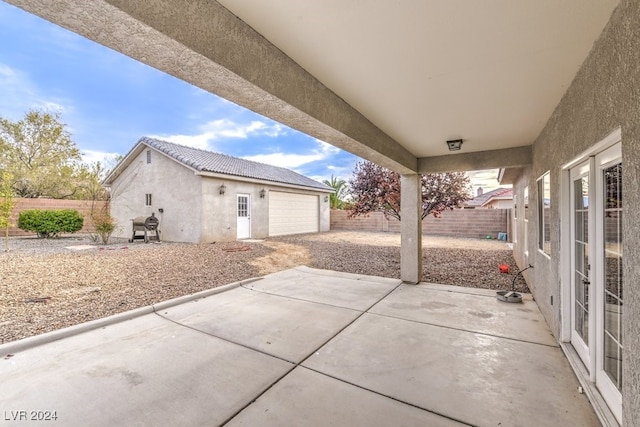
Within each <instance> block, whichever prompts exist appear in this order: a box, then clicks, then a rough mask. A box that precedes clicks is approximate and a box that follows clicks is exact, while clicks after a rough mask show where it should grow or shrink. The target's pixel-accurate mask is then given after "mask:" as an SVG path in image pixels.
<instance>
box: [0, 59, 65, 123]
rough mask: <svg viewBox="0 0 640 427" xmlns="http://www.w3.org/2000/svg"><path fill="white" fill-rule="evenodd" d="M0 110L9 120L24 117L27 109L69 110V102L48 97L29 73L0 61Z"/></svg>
mask: <svg viewBox="0 0 640 427" xmlns="http://www.w3.org/2000/svg"><path fill="white" fill-rule="evenodd" d="M0 93H1V94H2V96H0V111H1V112H2V116H3V117H6V118H8V119H11V120H18V119H21V118H22V117H24V114H25V113H26V112H27V110H29V109H32V108H36V109H44V110H47V111H60V112H62V111H69V110H70V109H72V107H71V102H70V101H67V100H60V99H56V98H49V97H47V96H46V95H44V94H42V93H41V91H40V90H39V89H38V87H37V86H36V85H35V84H34V83H33V82H32V81H31V79H30V78H29V75H28V74H26V73H24V72H22V71H21V70H19V69H16V68H12V67H9V66H8V65H5V64H2V63H0Z"/></svg>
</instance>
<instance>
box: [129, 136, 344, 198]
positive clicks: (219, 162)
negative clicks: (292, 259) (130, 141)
mask: <svg viewBox="0 0 640 427" xmlns="http://www.w3.org/2000/svg"><path fill="white" fill-rule="evenodd" d="M138 144H145V145H147V146H149V147H151V148H154V149H156V150H158V151H160V152H162V153H164V154H166V155H167V156H169V157H171V158H172V159H174V160H176V161H178V162H180V163H182V164H184V165H186V166H189V167H191V168H193V169H195V170H197V171H199V172H212V173H220V174H224V175H233V176H239V177H244V178H253V179H260V180H264V181H272V182H278V183H282V184H290V185H298V186H302V187H309V188H315V189H319V190H325V191H333V190H332V188H331V187H328V186H327V185H325V184H322V183H320V182H318V181H315V180H313V179H311V178H307V177H306V176H304V175H300V174H299V173H297V172H294V171H292V170H289V169H285V168H281V167H278V166H271V165H267V164H264V163H258V162H254V161H251V160H246V159H241V158H238V157H232V156H228V155H226V154H220V153H214V152H212V151H206V150H201V149H198V148H192V147H187V146H184V145H179V144H174V143H172V142H167V141H162V140H159V139H155V138H148V137H142V138H140V140H139V141H138Z"/></svg>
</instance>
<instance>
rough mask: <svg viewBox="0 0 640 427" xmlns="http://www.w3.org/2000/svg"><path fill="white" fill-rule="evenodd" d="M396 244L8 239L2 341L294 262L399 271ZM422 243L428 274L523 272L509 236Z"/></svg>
mask: <svg viewBox="0 0 640 427" xmlns="http://www.w3.org/2000/svg"><path fill="white" fill-rule="evenodd" d="M399 243H400V239H399V236H398V235H396V234H390V233H359V232H329V233H322V234H310V235H300V236H290V237H280V238H271V239H267V240H265V241H256V242H250V243H248V242H227V243H212V244H199V245H195V244H181V243H164V242H163V243H148V244H145V243H128V242H126V241H114V242H113V243H111V244H109V245H107V246H103V245H98V244H95V243H94V242H92V241H91V240H90V238H89V236H72V237H62V238H59V239H37V238H31V237H30V238H12V239H10V243H9V248H10V250H9V252H0V343H5V342H9V341H14V340H17V339H21V338H26V337H29V336H33V335H38V334H42V333H45V332H49V331H52V330H56V329H60V328H64V327H67V326H71V325H75V324H78V323H82V322H86V321H89V320H94V319H98V318H101V317H105V316H109V315H112V314H116V313H120V312H124V311H128V310H131V309H134V308H138V307H142V306H147V305H150V304H154V303H158V302H161V301H164V300H167V299H171V298H175V297H178V296H182V295H188V294H192V293H194V292H198V291H202V290H206V289H210V288H214V287H217V286H221V285H225V284H228V283H232V282H236V281H239V280H244V279H248V278H251V277H257V276H261V275H265V274H269V273H272V272H276V271H280V270H285V269H288V268H292V267H295V266H297V265H308V266H310V267H314V268H323V269H330V270H337V271H342V272H349V273H358V274H367V275H376V276H384V277H393V278H399V277H400V250H399ZM424 246H425V248H424V280H425V281H427V282H434V283H443V284H451V285H461V286H471V287H478V288H486V289H508V288H509V287H510V286H511V281H512V279H513V277H514V276H513V274H503V273H500V272H499V269H498V265H499V264H507V265H509V267H510V269H511V271H512V272H515V271H517V270H516V265H515V262H514V260H513V256H512V254H511V251H510V250H509V248H508V246H507V245H506V244H505V243H503V242H496V241H489V242H485V241H482V240H471V239H464V240H462V239H445V238H430V237H425V238H424ZM70 247H71V249H69V248H70ZM80 247H82V248H81V249H79V248H80ZM246 247H249V249H248V250H246ZM236 249H243V250H236ZM516 283H517V284H518V290H520V291H525V292H528V289H526V287H524V286H523V285H524V282H523V281H522V279H521V278H518V280H517V282H516Z"/></svg>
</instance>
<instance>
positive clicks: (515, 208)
mask: <svg viewBox="0 0 640 427" xmlns="http://www.w3.org/2000/svg"><path fill="white" fill-rule="evenodd" d="M511 229H512V230H511V233H512V235H513V238H512V240H513V243H518V195H517V194H514V195H513V226H512V227H511Z"/></svg>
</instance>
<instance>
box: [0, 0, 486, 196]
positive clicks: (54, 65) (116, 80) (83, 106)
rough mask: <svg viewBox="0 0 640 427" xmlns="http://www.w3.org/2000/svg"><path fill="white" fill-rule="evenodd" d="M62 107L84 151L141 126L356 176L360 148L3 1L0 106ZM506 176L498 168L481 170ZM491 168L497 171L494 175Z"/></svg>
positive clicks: (304, 170) (310, 172)
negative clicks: (322, 137)
mask: <svg viewBox="0 0 640 427" xmlns="http://www.w3.org/2000/svg"><path fill="white" fill-rule="evenodd" d="M32 108H39V109H45V110H50V111H59V112H60V113H61V116H62V121H63V122H64V123H66V124H67V130H68V131H70V132H71V134H72V139H73V140H74V142H75V143H76V144H77V146H78V147H79V148H80V150H81V151H82V153H83V155H84V158H85V160H87V161H95V160H101V159H103V158H104V157H105V156H112V155H114V154H126V153H127V152H128V151H129V150H130V149H131V147H133V145H134V144H135V143H136V142H137V141H138V139H139V138H140V137H142V136H151V137H157V138H161V139H165V140H167V141H172V142H176V143H179V144H184V145H189V146H194V147H198V148H203V149H206V150H211V151H216V152H220V153H225V154H229V155H232V156H237V157H244V158H247V159H250V160H255V161H259V162H263V163H269V164H273V165H276V166H282V167H286V168H289V169H293V170H295V171H296V172H299V173H301V174H304V175H306V176H309V177H311V178H314V179H317V180H319V181H321V180H323V179H328V178H329V177H330V176H331V175H335V176H337V177H340V178H343V179H346V180H348V179H349V178H350V176H351V173H352V171H353V168H354V166H355V163H356V162H357V161H358V160H359V158H358V157H356V156H354V155H352V154H350V153H347V152H345V151H342V150H340V149H338V148H336V147H333V146H332V145H330V144H327V143H325V142H322V141H319V140H317V139H315V138H313V137H310V136H307V135H305V134H302V133H300V132H298V131H295V130H293V129H290V128H288V127H286V126H284V125H282V124H279V123H277V122H274V121H273V120H270V119H268V118H265V117H263V116H260V115H257V114H255V113H253V112H251V111H249V110H246V109H245V108H243V107H239V106H237V105H235V104H233V103H231V102H229V101H226V100H224V99H222V98H220V97H218V96H216V95H213V94H211V93H208V92H205V91H203V90H201V89H199V88H196V87H194V86H191V85H189V84H187V83H185V82H183V81H181V80H178V79H176V78H174V77H172V76H169V75H168V74H165V73H163V72H160V71H158V70H156V69H154V68H151V67H149V66H147V65H144V64H142V63H139V62H137V61H134V60H132V59H130V58H128V57H126V56H124V55H122V54H120V53H118V52H115V51H112V50H110V49H108V48H106V47H103V46H101V45H99V44H97V43H94V42H92V41H89V40H87V39H85V38H83V37H81V36H78V35H76V34H74V33H72V32H69V31H67V30H65V29H62V28H60V27H58V26H56V25H54V24H51V23H49V22H47V21H44V20H42V19H40V18H38V17H36V16H34V15H31V14H28V13H26V12H23V11H22V10H20V9H18V8H16V7H13V6H11V5H8V4H6V3H4V2H0V116H2V117H5V118H8V119H10V120H18V119H20V118H21V117H23V116H24V114H25V112H26V111H27V110H29V109H32ZM476 175H477V176H475V177H473V181H474V188H475V187H477V186H478V185H483V186H484V187H485V188H487V187H495V186H497V181H496V180H495V176H496V173H495V171H493V172H490V173H485V174H476ZM486 178H488V180H487V179H486Z"/></svg>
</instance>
